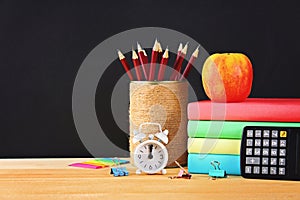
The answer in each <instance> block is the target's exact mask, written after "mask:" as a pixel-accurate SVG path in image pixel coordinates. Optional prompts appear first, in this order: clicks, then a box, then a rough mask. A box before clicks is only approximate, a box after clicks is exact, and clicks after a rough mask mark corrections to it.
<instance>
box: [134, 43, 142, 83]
mask: <svg viewBox="0 0 300 200" xmlns="http://www.w3.org/2000/svg"><path fill="white" fill-rule="evenodd" d="M132 62H133V65H134V69H135V73H136V78H137V80H138V81H141V80H142V73H141V68H140V67H141V63H140V61H139V57H138V55H137V54H136V52H135V50H134V49H133V48H132Z"/></svg>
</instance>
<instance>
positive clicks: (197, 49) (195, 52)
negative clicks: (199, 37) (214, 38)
mask: <svg viewBox="0 0 300 200" xmlns="http://www.w3.org/2000/svg"><path fill="white" fill-rule="evenodd" d="M199 47H200V45H198V46H197V48H196V49H195V51H194V52H193V54H192V56H193V57H195V58H197V57H198V54H199Z"/></svg>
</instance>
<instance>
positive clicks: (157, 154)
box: [134, 140, 168, 174]
mask: <svg viewBox="0 0 300 200" xmlns="http://www.w3.org/2000/svg"><path fill="white" fill-rule="evenodd" d="M167 162H168V151H167V148H166V147H165V146H164V145H163V144H161V143H160V142H158V141H156V140H147V141H145V142H142V143H140V144H139V145H138V146H137V147H136V148H135V151H134V164H135V166H136V167H137V168H139V169H140V170H142V171H144V172H146V173H148V174H154V173H156V172H158V171H160V170H162V169H163V168H164V167H165V166H166V165H167Z"/></svg>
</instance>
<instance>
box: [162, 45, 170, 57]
mask: <svg viewBox="0 0 300 200" xmlns="http://www.w3.org/2000/svg"><path fill="white" fill-rule="evenodd" d="M163 58H169V49H168V46H167V48H166V50H165V52H164V54H163Z"/></svg>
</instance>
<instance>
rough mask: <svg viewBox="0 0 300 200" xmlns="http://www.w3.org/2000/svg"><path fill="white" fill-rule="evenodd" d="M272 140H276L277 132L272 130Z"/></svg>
mask: <svg viewBox="0 0 300 200" xmlns="http://www.w3.org/2000/svg"><path fill="white" fill-rule="evenodd" d="M272 138H278V131H277V130H272Z"/></svg>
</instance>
